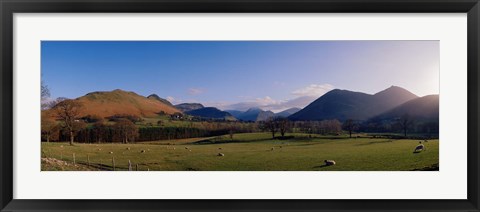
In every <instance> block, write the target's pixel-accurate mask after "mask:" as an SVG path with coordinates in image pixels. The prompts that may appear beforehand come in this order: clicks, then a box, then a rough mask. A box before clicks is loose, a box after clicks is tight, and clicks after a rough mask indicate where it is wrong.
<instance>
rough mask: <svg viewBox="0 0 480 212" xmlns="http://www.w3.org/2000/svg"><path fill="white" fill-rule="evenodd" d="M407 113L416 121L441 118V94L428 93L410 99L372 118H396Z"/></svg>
mask: <svg viewBox="0 0 480 212" xmlns="http://www.w3.org/2000/svg"><path fill="white" fill-rule="evenodd" d="M405 114H407V115H408V116H409V117H410V118H411V119H414V120H416V121H436V122H438V119H439V96H438V95H428V96H424V97H420V98H416V99H413V100H410V101H408V102H406V103H403V104H401V105H400V106H398V107H395V108H393V109H391V110H389V111H387V112H384V113H382V114H380V115H378V116H375V117H374V118H372V119H371V120H372V121H384V120H395V119H398V118H400V117H401V116H403V115H405Z"/></svg>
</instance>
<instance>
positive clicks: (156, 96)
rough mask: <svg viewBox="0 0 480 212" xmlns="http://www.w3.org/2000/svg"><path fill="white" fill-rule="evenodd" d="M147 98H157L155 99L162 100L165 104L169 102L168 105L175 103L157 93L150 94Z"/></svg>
mask: <svg viewBox="0 0 480 212" xmlns="http://www.w3.org/2000/svg"><path fill="white" fill-rule="evenodd" d="M147 98H149V99H155V100H157V101H160V102H163V103H165V104H167V105H170V106H173V104H172V103H171V102H170V101H168V100H166V99H164V98H161V97H159V96H158V95H157V94H150V95H148V96H147Z"/></svg>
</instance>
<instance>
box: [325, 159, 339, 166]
mask: <svg viewBox="0 0 480 212" xmlns="http://www.w3.org/2000/svg"><path fill="white" fill-rule="evenodd" d="M335 164H337V163H336V162H335V161H334V160H325V166H333V165H335Z"/></svg>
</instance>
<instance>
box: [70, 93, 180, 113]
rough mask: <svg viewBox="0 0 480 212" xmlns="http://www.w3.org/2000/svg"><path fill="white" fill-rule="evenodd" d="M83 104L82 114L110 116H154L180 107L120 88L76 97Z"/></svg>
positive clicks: (171, 111) (176, 110)
mask: <svg viewBox="0 0 480 212" xmlns="http://www.w3.org/2000/svg"><path fill="white" fill-rule="evenodd" d="M75 100H76V101H78V102H80V103H81V104H82V108H81V110H80V114H81V116H86V115H98V116H100V117H110V116H113V115H117V114H122V115H123V114H126V115H135V116H139V117H152V116H156V115H157V114H158V113H160V112H162V111H163V112H165V113H167V114H173V113H175V112H180V111H179V110H178V109H176V108H174V107H172V106H170V105H167V104H165V103H162V102H160V101H158V100H155V99H151V98H150V99H149V98H147V97H144V96H141V95H138V94H136V93H134V92H128V91H123V90H120V89H117V90H113V91H102V92H92V93H88V94H86V95H85V96H82V97H79V98H76V99H75Z"/></svg>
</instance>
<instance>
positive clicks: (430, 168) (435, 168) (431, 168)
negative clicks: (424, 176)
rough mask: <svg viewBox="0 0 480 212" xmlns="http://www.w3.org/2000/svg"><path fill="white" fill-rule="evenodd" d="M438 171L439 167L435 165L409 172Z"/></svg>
mask: <svg viewBox="0 0 480 212" xmlns="http://www.w3.org/2000/svg"><path fill="white" fill-rule="evenodd" d="M439 170H440V167H439V165H438V163H435V164H432V165H430V166H426V167H423V168H419V169H412V170H410V171H439Z"/></svg>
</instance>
